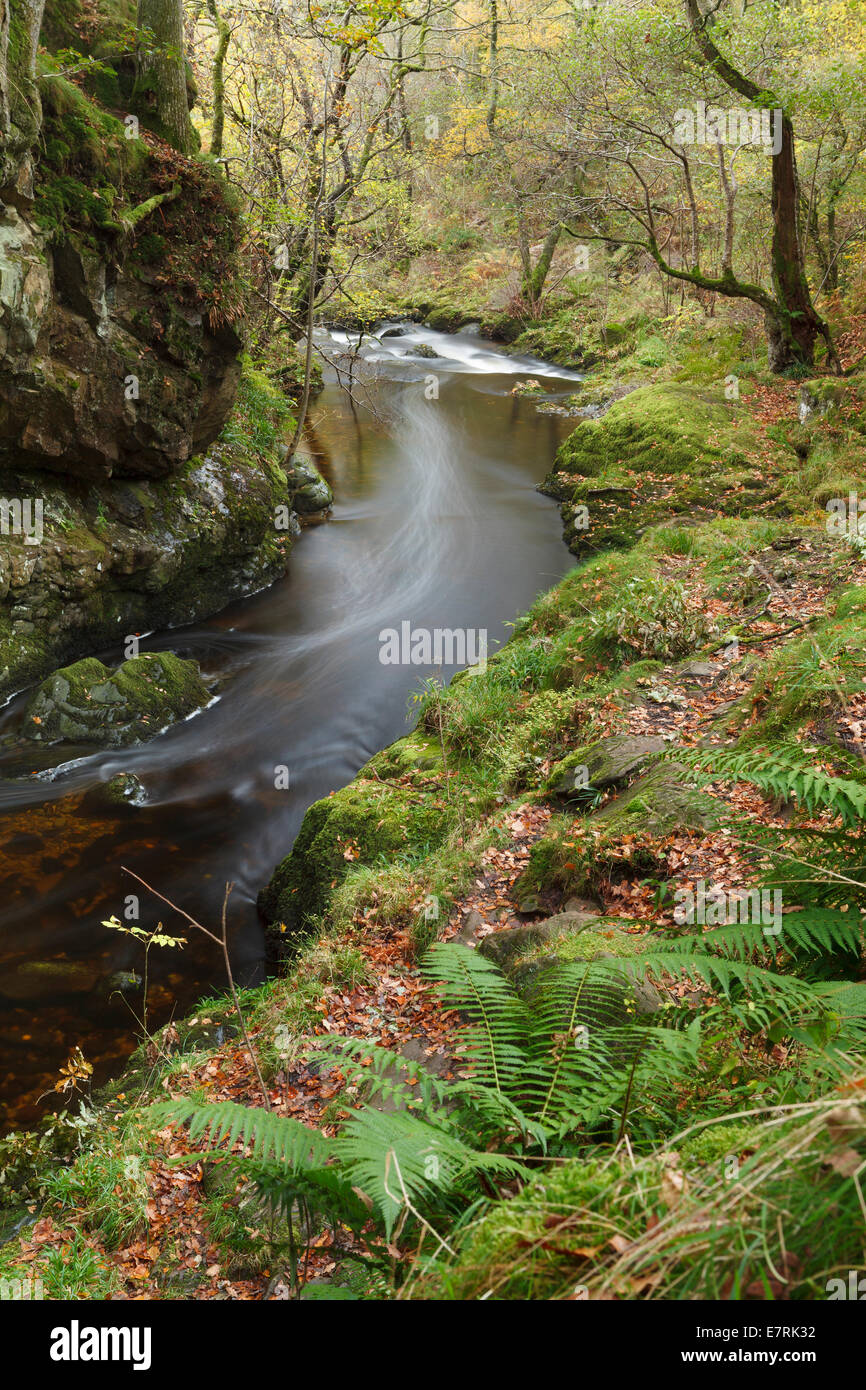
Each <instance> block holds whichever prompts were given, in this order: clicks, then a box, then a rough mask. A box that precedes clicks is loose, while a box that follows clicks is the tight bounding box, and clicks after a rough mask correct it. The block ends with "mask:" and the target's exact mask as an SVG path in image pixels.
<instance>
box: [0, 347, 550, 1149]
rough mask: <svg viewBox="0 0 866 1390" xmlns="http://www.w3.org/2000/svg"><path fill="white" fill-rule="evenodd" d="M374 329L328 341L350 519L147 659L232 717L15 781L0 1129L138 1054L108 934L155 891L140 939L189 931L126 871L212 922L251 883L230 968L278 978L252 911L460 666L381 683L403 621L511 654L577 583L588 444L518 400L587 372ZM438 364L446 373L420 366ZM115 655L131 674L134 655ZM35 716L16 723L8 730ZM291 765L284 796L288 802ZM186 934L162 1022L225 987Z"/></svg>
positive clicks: (322, 413) (204, 716) (326, 528)
mask: <svg viewBox="0 0 866 1390" xmlns="http://www.w3.org/2000/svg"><path fill="white" fill-rule="evenodd" d="M391 327H392V328H393V327H395V326H393V325H392V326H391ZM379 331H380V334H381V335H382V336H381V337H380V338H366V339H364V340H363V341H362V342H361V343H360V344H359V342H358V339H357V336H355V337H352V338H349V337H347V335H345V334H339V333H326V332H325V331H324V330H323V331H321V332H320V333H319V334H318V335H317V346H318V347H319V348H320V350H321V351H322V353H323V356H324V358H325V362H326V368H325V381H326V385H325V389H324V391H323V392H322V393H321V395H320V396H319V397H318V398H317V400H316V402H315V405H314V408H313V410H312V411H311V421H310V431H309V439H308V444H309V445H310V447H311V449H312V451H313V453H314V454H315V455H316V457H317V460H318V462H319V466H320V467H321V469H322V472H323V473H324V474H325V476H326V477H327V478H328V480H329V482H330V483H331V484H332V486H333V488H334V492H335V504H334V507H333V512H332V514H331V519H330V520H329V521H328V522H324V523H321V524H317V525H314V526H310V527H308V528H306V529H305V530H304V532H303V534H302V536H301V537H300V539H299V540H298V541H297V542H296V544H295V546H294V548H293V550H292V554H291V560H290V566H289V571H288V573H287V575H286V576H285V577H284V578H283V579H281V580H279V581H278V582H277V583H276V584H274V585H273V586H272V587H271V588H269V589H267V590H266V591H264V592H262V593H260V594H257V595H255V596H254V597H252V598H249V599H245V600H243V601H241V602H237V603H234V604H232V605H231V607H229V608H227V609H225V610H224V611H223V612H222V613H220V614H219V615H217V616H216V617H214V618H211V619H209V620H208V621H205V622H201V623H198V624H196V625H195V626H193V627H189V628H183V629H176V630H174V631H171V632H165V633H158V634H153V635H152V636H151V637H150V638H148V639H147V641H146V642H143V644H142V650H161V649H171V650H173V651H176V652H178V654H179V655H181V656H192V657H195V658H196V660H197V661H198V662H199V663H200V664H201V667H202V669H203V671H204V672H205V674H206V675H207V676H214V677H217V678H218V682H219V684H218V690H219V698H218V699H217V700H216V702H215V703H213V704H212V705H211V706H210V707H209V708H208V709H207V710H205V711H203V712H202V713H201V714H199V715H197V716H196V717H195V718H193V719H191V720H189V721H187V722H185V723H183V724H180V725H178V726H176V727H175V728H173V729H171V730H169V731H168V732H166V733H164V734H163V735H161V736H160V737H159V738H157V739H155V740H154V741H153V742H152V743H150V744H147V745H144V746H141V747H138V748H133V749H126V750H120V751H118V750H113V751H90V752H89V753H88V752H86V750H85V756H84V757H80V758H77V759H76V760H75V761H73V762H71V763H70V764H69V765H68V766H66V767H65V768H64V769H63V770H62V771H61V772H60V773H59V774H56V775H53V776H52V777H51V778H46V777H32V776H31V777H29V778H26V779H12V778H9V777H8V776H7V780H6V781H4V782H3V783H2V784H0V902H2V909H0V912H2V927H0V1125H6V1126H8V1125H12V1124H15V1125H18V1124H22V1123H27V1122H30V1121H31V1120H32V1119H33V1118H34V1117H35V1116H36V1115H37V1114H39V1113H42V1111H44V1109H45V1107H46V1105H47V1104H49V1103H50V1102H49V1101H46V1100H43V1101H42V1102H41V1103H40V1102H39V1101H38V1097H39V1096H40V1095H41V1094H42V1093H44V1092H46V1091H48V1090H49V1089H50V1088H52V1086H53V1083H54V1080H55V1079H56V1076H57V1071H58V1068H59V1067H60V1065H61V1064H62V1063H64V1062H65V1060H66V1058H67V1056H68V1054H69V1052H70V1049H71V1048H72V1047H73V1046H75V1045H76V1044H80V1045H81V1046H82V1048H83V1050H84V1052H85V1055H86V1056H87V1057H88V1058H89V1059H90V1060H91V1061H93V1062H94V1063H95V1064H96V1071H97V1078H99V1077H100V1076H106V1075H109V1074H111V1072H112V1070H115V1071H116V1070H117V1069H118V1068H119V1066H120V1064H121V1062H122V1059H123V1058H124V1057H125V1056H126V1055H128V1053H129V1052H130V1051H131V1049H132V1046H133V1045H134V1040H135V1030H136V1025H135V1023H134V1020H133V1018H132V1016H131V1012H130V1004H131V1005H133V1006H134V1007H136V1008H138V1007H140V993H139V994H138V995H137V994H136V993H135V990H134V983H133V985H132V986H130V985H127V986H126V989H127V993H126V996H125V995H124V990H123V989H122V988H120V987H119V983H118V980H117V979H116V978H115V973H116V972H118V971H128V972H136V971H140V970H141V965H142V961H141V951H140V948H139V946H138V945H137V943H136V942H135V941H134V940H133V939H132V938H130V937H128V936H121V935H118V934H116V933H113V932H109V931H107V930H106V929H105V928H104V927H102V926H101V925H100V923H101V920H102V919H103V918H106V917H108V916H110V915H112V914H116V915H118V916H122V915H123V907H124V901H125V898H126V897H127V895H129V894H130V893H133V892H136V891H139V892H140V898H141V918H140V920H141V922H142V924H143V925H144V926H146V927H148V928H150V927H152V926H154V925H155V924H156V923H157V922H158V921H163V922H164V923H165V925H166V927H167V929H169V930H171V931H172V932H178V931H182V930H183V924H182V923H181V921H180V919H179V918H177V917H176V916H175V915H174V914H172V913H171V912H170V910H169V909H167V908H166V907H165V906H164V905H162V904H160V903H158V902H157V901H156V900H155V899H153V898H151V897H149V896H148V895H147V894H146V893H144V892H143V891H141V890H138V889H137V886H136V885H135V884H134V883H133V882H132V881H131V880H130V879H129V878H128V877H127V876H126V875H125V874H124V873H123V872H122V867H121V866H124V865H125V866H127V867H129V868H131V869H133V870H134V871H135V872H136V873H137V874H139V875H141V877H142V878H144V879H145V880H147V881H148V882H149V883H151V884H153V885H154V886H155V887H156V888H158V889H159V891H160V892H161V893H163V894H165V895H167V896H168V897H170V898H172V899H173V900H174V901H175V902H178V903H180V904H181V905H183V906H184V907H185V908H186V909H187V910H188V911H190V912H191V913H192V914H193V915H194V916H197V917H198V918H199V920H200V921H203V922H204V923H205V924H208V925H211V926H213V925H214V924H215V923H216V922H217V921H218V917H219V910H220V906H221V903H222V898H223V893H224V888H225V883H226V881H227V880H233V881H234V882H235V884H236V887H235V890H234V893H233V896H232V898H231V907H230V917H229V920H230V925H231V943H232V957H233V962H234V963H235V966H236V970H237V972H238V974H239V976H241V977H242V978H243V979H245V980H246V981H248V982H254V981H256V980H258V979H260V978H261V977H262V975H263V972H264V968H265V967H264V936H263V931H262V924H261V922H260V920H259V917H258V914H257V912H256V907H255V898H256V893H257V892H258V890H259V889H260V888H261V886H262V885H263V883H265V882H266V881H267V879H268V877H269V876H270V873H271V870H272V869H273V867H274V865H275V864H276V863H277V862H278V861H279V860H280V859H281V858H282V857H283V856H284V855H285V854H286V853H287V851H288V849H289V848H290V846H291V843H292V839H293V837H294V836H295V834H296V833H297V830H298V827H299V825H300V823H301V819H302V817H303V814H304V811H305V810H306V808H307V806H309V804H310V803H311V802H312V801H314V800H316V799H317V798H318V797H320V796H323V795H325V794H326V793H327V792H329V791H331V790H332V789H334V788H337V787H340V786H342V785H344V784H345V783H346V782H347V781H349V780H350V779H351V777H352V776H353V775H354V773H355V772H356V771H357V770H358V768H359V767H360V766H361V765H362V764H363V763H364V762H365V761H366V760H367V759H368V758H369V757H370V756H371V755H372V754H373V753H374V752H376V751H377V750H378V749H380V748H382V747H384V746H385V745H386V744H388V743H390V742H391V741H393V740H394V739H395V738H399V737H400V736H401V734H403V733H405V732H407V731H408V728H409V727H410V725H411V718H412V716H411V715H410V714H409V697H410V695H411V693H412V692H413V691H416V690H418V688H419V686H420V682H421V681H422V680H423V679H424V678H425V677H427V676H429V675H431V674H438V675H441V676H442V677H443V678H444V679H447V678H448V677H449V676H450V675H451V674H452V673H453V670H454V669H455V668H454V667H453V666H451V667H449V666H447V665H446V666H445V667H444V669H440V668H434V667H433V666H432V665H431V666H417V665H391V664H383V663H382V661H381V660H380V651H381V644H380V640H379V634H380V632H382V631H383V630H384V629H386V628H394V629H398V630H399V629H400V626H401V623H403V622H405V621H408V622H410V623H411V625H412V628H413V629H414V630H418V629H424V628H426V629H429V630H434V629H436V628H442V629H445V628H448V629H471V630H473V631H474V632H476V633H477V632H479V631H480V630H485V629H486V631H487V632H488V634H489V643H490V650H491V651H494V650H496V647H497V644H498V643H500V642H503V641H505V640H507V637H508V632H509V628H508V626H507V624H508V623H509V621H511V620H513V618H514V617H515V616H516V615H517V614H518V613H519V612H520V611H521V610H525V609H526V608H527V607H528V605H529V604H530V603H531V601H532V600H533V598H534V597H535V595H536V594H537V593H539V592H540V591H541V590H543V589H546V588H548V587H550V585H551V584H553V583H555V582H556V580H557V579H559V578H560V577H561V576H562V575H563V574H564V573H565V571H566V570H567V569H568V568H569V566H570V564H571V558H570V556H569V554H568V551H567V550H566V548H565V546H564V545H563V543H562V540H561V527H560V521H559V517H558V515H557V511H556V509H555V507H554V505H553V504H552V503H551V502H550V501H548V500H547V499H546V498H543V497H542V496H541V495H540V494H539V493H537V492H536V491H535V484H536V483H537V482H539V481H540V480H541V478H542V477H543V476H544V474H545V473H546V472H547V470H548V468H549V467H550V464H551V461H552V459H553V455H554V452H555V450H556V448H557V445H558V443H559V442H560V440H561V438H562V437H563V435H564V433H565V432H566V430H567V428H569V427H570V426H569V425H568V424H567V422H565V421H564V420H563V418H562V417H561V416H559V415H556V414H545V413H540V412H539V411H538V410H537V409H536V406H535V404H534V403H533V402H532V401H531V400H530V399H527V398H525V397H519V396H512V395H511V391H512V388H513V386H514V384H515V382H516V381H518V380H526V379H527V377H533V378H536V379H537V380H538V381H539V383H540V384H541V386H542V387H543V388H544V389H545V391H547V392H548V393H549V395H550V399H551V401H556V400H557V399H558V398H559V397H561V396H564V395H566V394H568V392H569V391H570V390H573V385H574V381H575V380H576V377H575V375H574V374H573V373H567V372H564V371H561V370H560V369H557V368H552V367H548V366H546V365H544V364H542V363H539V362H536V361H534V360H532V359H527V358H511V357H507V356H505V355H503V354H501V353H498V352H496V351H495V350H493V349H492V347H491V346H490V344H489V343H487V342H485V341H484V340H482V339H480V338H478V337H476V336H474V335H473V334H472V333H471V332H463V333H460V334H456V335H445V334H441V333H435V332H433V331H432V330H429V329H420V328H419V329H416V328H408V329H407V328H402V329H398V330H397V333H396V334H395V335H394V336H390V335H389V334H388V333H387V331H386V330H381V329H380V330H379ZM423 345H426V346H427V347H428V348H432V349H433V350H434V351H435V352H436V353H438V354H439V356H438V357H436V358H434V357H427V356H425V355H424V353H423V351H422V354H421V355H419V353H418V348H419V347H422V349H423ZM347 354H349V356H347ZM328 364H330V365H328ZM337 369H339V370H340V372H341V374H342V377H343V380H344V381H346V380H347V378H348V377H349V376H351V381H352V386H353V393H352V396H351V397H350V396H349V395H347V394H346V392H345V391H344V390H342V389H341V387H340V385H339V384H338V381H337ZM437 393H438V394H437ZM100 655H101V656H102V658H103V659H104V660H105V661H106V662H109V661H113V662H114V663H115V664H116V662H117V661H118V660H119V659H120V657H121V655H122V653H121V652H120V651H113V652H105V653H100ZM21 705H22V697H18V698H17V699H16V700H15V701H13V702H12V703H11V704H10V705H9V706H8V707H7V708H6V710H4V711H3V714H2V717H0V734H2V733H3V732H4V730H6V731H8V730H9V729H10V728H11V727H13V725H14V721H15V719H16V718H17V717H19V715H20V710H21ZM76 751H78V750H76ZM18 757H19V766H20V754H19V755H18ZM280 767H285V768H286V769H288V778H289V787H288V789H287V790H285V789H278V788H277V786H276V785H275V781H276V780H280V779H278V778H277V776H276V771H275V770H276V769H277V768H280ZM121 771H124V772H131V773H135V774H136V775H137V776H138V777H140V779H141V781H142V782H143V783H144V785H145V788H146V792H147V801H146V804H144V805H142V806H138V807H134V806H128V805H127V806H119V807H109V806H108V805H106V804H105V803H104V802H103V801H102V800H101V798H100V796H99V795H98V789H99V786H100V784H102V783H104V782H105V781H107V780H108V779H109V778H110V777H112V776H114V775H115V774H116V773H118V772H121ZM7 773H8V768H7ZM283 780H284V779H283ZM184 934H185V935H188V936H189V937H190V938H191V939H190V941H189V945H188V946H187V948H186V949H185V950H184V951H183V952H182V953H180V952H175V951H167V950H164V951H161V952H156V951H154V952H152V953H151V962H152V966H151V969H152V979H153V985H152V990H151V992H150V996H149V997H150V998H151V1008H152V1017H151V1023H152V1024H154V1025H155V1024H158V1023H160V1022H164V1021H165V1020H166V1019H167V1018H168V1017H169V1015H170V1014H171V1012H172V1011H175V1012H176V1013H177V1014H178V1015H179V1014H181V1013H183V1012H184V1011H185V1010H187V1009H188V1008H189V1007H190V1006H191V1005H193V1004H194V1002H195V1000H196V999H197V998H198V997H200V996H201V994H202V993H203V992H204V991H206V990H208V989H209V988H212V987H213V988H219V987H220V986H221V985H222V977H221V967H220V962H219V960H218V959H217V956H216V954H215V949H214V948H213V947H211V946H210V945H209V944H208V943H206V942H204V940H203V939H201V938H198V937H197V934H196V933H194V932H185V933H184ZM130 989H132V992H131V993H130V992H129V991H130Z"/></svg>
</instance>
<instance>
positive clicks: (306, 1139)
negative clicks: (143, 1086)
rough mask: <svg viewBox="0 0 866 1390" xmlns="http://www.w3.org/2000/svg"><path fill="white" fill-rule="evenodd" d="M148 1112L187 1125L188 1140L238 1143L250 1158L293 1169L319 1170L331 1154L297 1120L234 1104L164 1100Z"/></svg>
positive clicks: (320, 1139) (327, 1141)
mask: <svg viewBox="0 0 866 1390" xmlns="http://www.w3.org/2000/svg"><path fill="white" fill-rule="evenodd" d="M149 1113H150V1114H151V1115H152V1116H153V1118H154V1119H155V1120H156V1121H157V1122H161V1123H169V1124H187V1125H189V1134H190V1138H191V1139H200V1138H201V1137H202V1135H206V1136H207V1138H208V1140H209V1142H210V1143H212V1144H226V1145H227V1147H228V1148H229V1149H232V1148H234V1146H235V1145H236V1144H237V1143H241V1144H242V1145H243V1147H244V1150H245V1151H246V1152H247V1153H248V1154H249V1156H250V1157H251V1158H255V1159H261V1160H267V1159H276V1160H277V1162H279V1163H282V1164H284V1165H285V1166H286V1167H287V1168H290V1169H293V1170H299V1169H304V1168H310V1169H311V1168H317V1167H321V1166H323V1165H324V1164H325V1163H326V1162H327V1161H328V1159H329V1158H331V1157H332V1153H333V1149H332V1141H331V1140H330V1139H326V1138H325V1136H324V1135H323V1134H320V1133H319V1131H318V1130H316V1129H309V1128H308V1127H307V1126H306V1125H304V1124H301V1122H300V1121H299V1120H293V1119H292V1118H291V1117H290V1116H288V1115H275V1114H274V1113H273V1111H268V1110H258V1109H256V1108H255V1107H254V1106H248V1105H237V1104H236V1103H235V1102H234V1101H228V1100H226V1101H216V1102H205V1101H197V1100H192V1099H184V1100H173V1101H165V1102H163V1103H162V1104H160V1105H156V1106H154V1107H153V1108H152V1109H151V1111H150V1112H149Z"/></svg>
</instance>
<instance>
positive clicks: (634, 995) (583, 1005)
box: [507, 918, 664, 1028]
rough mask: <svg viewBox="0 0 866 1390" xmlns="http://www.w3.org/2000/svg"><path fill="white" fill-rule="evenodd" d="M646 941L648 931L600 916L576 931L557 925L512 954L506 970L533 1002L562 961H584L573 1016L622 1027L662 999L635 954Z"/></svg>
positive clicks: (585, 1022) (655, 1008)
mask: <svg viewBox="0 0 866 1390" xmlns="http://www.w3.org/2000/svg"><path fill="white" fill-rule="evenodd" d="M646 945H647V937H646V936H640V935H638V934H633V933H630V932H626V931H623V930H621V929H620V928H619V927H617V926H616V924H614V923H607V922H605V921H604V919H602V918H598V919H596V921H595V922H593V923H586V924H584V925H583V926H582V927H579V928H578V929H576V930H571V931H569V930H567V929H566V930H558V931H556V932H554V933H552V934H550V935H548V936H547V937H546V938H544V939H542V940H540V941H538V942H537V944H535V945H534V946H531V947H530V949H528V950H526V951H524V952H522V953H521V954H517V955H514V956H512V957H511V958H510V960H509V962H508V966H507V974H508V977H509V979H510V980H511V983H512V984H513V985H514V987H515V989H516V990H517V992H518V994H519V995H520V997H521V998H522V999H524V1000H525V1001H526V1002H527V1003H529V1004H532V1003H533V1002H534V1001H535V1000H537V999H540V998H542V997H543V995H544V991H545V985H546V982H547V981H548V980H549V978H550V977H551V975H553V974H554V973H555V972H556V971H557V970H558V969H559V968H560V966H562V965H565V964H574V963H577V964H585V965H586V974H585V979H584V984H583V987H582V989H581V994H580V999H579V1001H578V1005H577V1012H576V1014H575V1018H576V1021H577V1022H578V1023H582V1024H583V1025H584V1026H585V1027H587V1028H620V1027H624V1026H625V1025H627V1024H629V1023H633V1022H635V1021H636V1020H638V1019H646V1018H649V1017H651V1016H652V1015H653V1014H657V1013H658V1012H659V1010H660V1009H661V1008H662V1007H663V1004H664V1000H663V997H662V995H661V993H660V992H659V990H658V989H657V988H656V987H655V985H654V984H652V983H651V982H650V981H649V980H648V979H647V976H646V968H645V966H644V965H643V964H642V963H641V962H640V961H639V960H635V959H633V958H634V957H636V956H638V954H639V953H640V952H641V951H642V950H643V949H644V948H645V947H646Z"/></svg>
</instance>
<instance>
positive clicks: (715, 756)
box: [676, 748, 866, 829]
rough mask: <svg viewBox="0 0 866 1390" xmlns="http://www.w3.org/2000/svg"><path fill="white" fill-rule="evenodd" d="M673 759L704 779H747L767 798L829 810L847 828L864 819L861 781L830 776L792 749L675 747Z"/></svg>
mask: <svg viewBox="0 0 866 1390" xmlns="http://www.w3.org/2000/svg"><path fill="white" fill-rule="evenodd" d="M676 757H677V761H679V762H683V763H686V764H687V765H688V766H691V767H693V768H695V769H696V770H697V771H699V772H701V773H702V781H703V782H704V783H707V782H712V781H719V780H724V781H726V782H750V783H751V784H752V785H753V786H755V787H759V788H760V790H761V791H763V792H767V793H770V794H772V795H773V796H779V797H784V798H785V799H786V800H791V799H796V800H797V801H798V802H799V804H800V805H801V806H802V808H803V809H804V810H806V811H808V812H809V813H810V814H812V815H817V814H818V813H819V812H821V811H831V812H832V813H833V815H836V816H839V818H840V820H841V822H842V824H843V826H845V827H846V828H848V829H850V828H853V827H855V826H857V825H859V824H860V822H861V821H863V820H864V819H866V783H863V782H855V781H854V780H853V778H850V777H834V776H831V774H830V773H827V772H824V771H823V770H822V769H821V768H819V767H815V766H814V765H813V764H811V763H809V762H808V761H807V760H806V759H805V758H799V757H798V756H797V755H796V754H795V752H794V750H793V749H788V750H786V752H785V753H784V754H779V753H768V752H767V751H766V750H765V749H749V750H748V751H747V752H719V751H718V750H716V749H712V750H709V751H707V750H703V749H700V750H695V749H681V748H677V751H676Z"/></svg>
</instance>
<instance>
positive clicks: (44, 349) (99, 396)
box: [0, 208, 241, 480]
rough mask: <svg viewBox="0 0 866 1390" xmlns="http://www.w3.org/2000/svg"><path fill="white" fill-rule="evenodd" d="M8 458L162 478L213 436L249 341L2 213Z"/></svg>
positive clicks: (1, 434) (140, 279)
mask: <svg viewBox="0 0 866 1390" xmlns="http://www.w3.org/2000/svg"><path fill="white" fill-rule="evenodd" d="M0 344H2V347H3V353H2V355H0V356H2V363H0V407H2V409H0V457H2V456H4V455H5V458H6V459H7V460H9V461H12V462H14V464H15V465H16V466H23V467H26V468H27V469H28V471H29V470H33V469H38V470H40V471H53V472H59V473H65V474H71V475H72V476H75V477H79V478H87V479H92V480H97V479H105V478H111V477H114V476H118V475H126V476H127V477H139V478H141V477H151V478H155V477H164V476H166V475H167V474H170V473H173V472H177V471H178V470H179V469H180V468H181V467H182V466H183V465H184V464H185V463H186V462H187V460H188V459H190V458H191V457H192V456H193V455H194V454H196V453H198V452H200V451H201V450H202V449H205V448H207V447H208V445H209V444H210V443H211V442H212V441H213V440H214V439H215V438H216V436H217V434H218V433H219V431H220V429H221V428H222V426H223V424H224V423H225V420H226V418H227V416H228V413H229V411H230V409H231V406H232V402H233V400H234V395H235V391H236V388H237V383H238V378H239V375H240V365H239V362H238V360H237V359H238V353H239V351H240V348H241V340H240V338H239V337H238V335H237V333H236V332H235V331H234V329H233V328H232V327H231V326H230V325H228V324H224V325H222V326H218V327H213V326H212V325H211V323H210V320H209V318H208V315H207V314H206V312H204V311H203V310H202V309H197V308H193V307H191V306H190V305H188V304H186V303H185V302H184V301H183V300H182V299H181V297H180V296H178V297H175V296H173V295H172V294H171V293H170V292H167V291H166V287H165V284H164V283H161V282H160V281H159V280H158V278H157V277H156V276H154V275H148V273H147V272H146V271H145V270H144V269H143V268H142V267H141V266H134V265H131V264H125V263H123V260H122V259H121V263H120V264H118V261H117V257H116V255H111V256H108V255H101V254H100V253H99V252H97V251H96V250H95V249H93V248H91V247H90V246H88V245H86V244H84V243H83V242H82V244H80V245H79V244H76V242H75V241H74V240H73V238H72V237H57V238H54V239H53V240H52V241H50V242H49V240H48V239H47V238H46V237H45V236H44V234H42V233H41V232H39V231H36V230H35V229H34V228H32V227H31V226H30V224H29V223H28V222H27V221H26V220H25V219H24V218H23V217H21V216H20V214H19V213H17V212H16V211H15V209H14V208H6V209H3V211H2V216H0Z"/></svg>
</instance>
